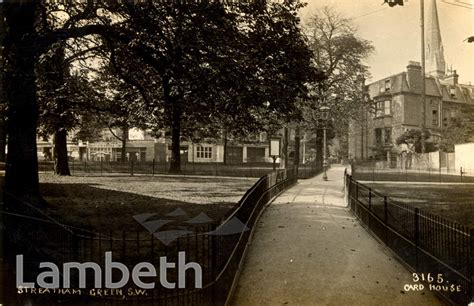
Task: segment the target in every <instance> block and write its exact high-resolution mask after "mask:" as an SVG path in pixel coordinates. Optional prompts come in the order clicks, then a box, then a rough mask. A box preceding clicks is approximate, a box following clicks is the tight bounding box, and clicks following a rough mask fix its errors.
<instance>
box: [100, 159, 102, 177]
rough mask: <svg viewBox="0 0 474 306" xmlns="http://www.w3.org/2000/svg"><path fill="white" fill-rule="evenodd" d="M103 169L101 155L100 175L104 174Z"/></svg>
mask: <svg viewBox="0 0 474 306" xmlns="http://www.w3.org/2000/svg"><path fill="white" fill-rule="evenodd" d="M102 170H103V167H102V157H100V176H102Z"/></svg>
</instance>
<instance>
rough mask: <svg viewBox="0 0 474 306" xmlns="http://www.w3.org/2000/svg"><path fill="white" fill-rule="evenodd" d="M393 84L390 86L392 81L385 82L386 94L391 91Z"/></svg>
mask: <svg viewBox="0 0 474 306" xmlns="http://www.w3.org/2000/svg"><path fill="white" fill-rule="evenodd" d="M390 88H391V84H390V79H388V80H385V92H387V91H390Z"/></svg>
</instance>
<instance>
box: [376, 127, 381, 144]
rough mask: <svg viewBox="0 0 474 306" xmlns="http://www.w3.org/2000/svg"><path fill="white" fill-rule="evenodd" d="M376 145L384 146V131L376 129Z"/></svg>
mask: <svg viewBox="0 0 474 306" xmlns="http://www.w3.org/2000/svg"><path fill="white" fill-rule="evenodd" d="M375 144H377V145H380V144H382V129H375Z"/></svg>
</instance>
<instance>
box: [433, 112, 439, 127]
mask: <svg viewBox="0 0 474 306" xmlns="http://www.w3.org/2000/svg"><path fill="white" fill-rule="evenodd" d="M432 119H433V126H438V111H437V110H433V112H432Z"/></svg>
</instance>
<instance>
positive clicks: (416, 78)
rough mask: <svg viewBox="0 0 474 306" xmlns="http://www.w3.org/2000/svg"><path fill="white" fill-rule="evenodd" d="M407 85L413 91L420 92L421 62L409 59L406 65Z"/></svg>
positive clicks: (421, 85) (421, 84) (421, 82)
mask: <svg viewBox="0 0 474 306" xmlns="http://www.w3.org/2000/svg"><path fill="white" fill-rule="evenodd" d="M407 82H408V86H409V87H410V89H411V90H412V92H414V93H421V88H422V87H423V81H422V78H421V64H420V63H419V62H413V61H409V62H408V66H407Z"/></svg>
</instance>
